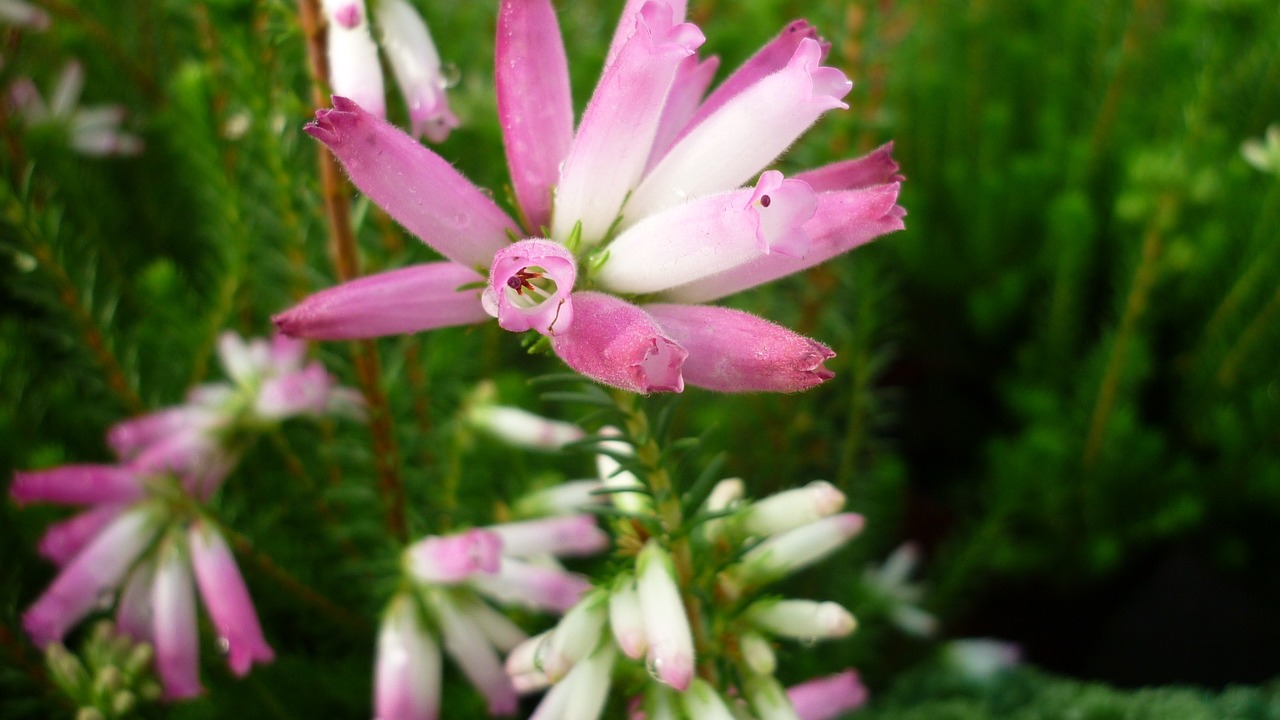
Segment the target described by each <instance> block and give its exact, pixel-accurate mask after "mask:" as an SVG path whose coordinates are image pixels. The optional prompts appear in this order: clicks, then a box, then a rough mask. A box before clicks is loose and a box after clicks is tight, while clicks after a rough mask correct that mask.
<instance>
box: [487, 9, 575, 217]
mask: <svg viewBox="0 0 1280 720" xmlns="http://www.w3.org/2000/svg"><path fill="white" fill-rule="evenodd" d="M496 63H497V71H496V72H495V76H494V82H495V90H496V91H497V99H498V120H499V122H500V123H501V124H502V142H503V147H505V148H506V151H507V165H508V166H509V167H510V168H511V185H512V189H513V190H514V191H515V195H516V200H517V201H518V202H519V204H520V209H521V210H522V211H523V213H524V221H525V224H526V225H527V228H528V230H529V231H530V232H538V230H539V228H543V227H547V226H549V225H551V207H552V188H554V187H555V186H556V183H558V182H559V180H560V166H561V164H562V163H564V159H565V156H566V155H568V154H569V145H570V143H572V142H573V97H572V96H571V94H570V91H569V65H568V61H567V60H566V58H565V52H564V42H563V41H562V40H561V38H560V25H559V23H558V22H557V20H556V11H555V8H554V7H552V5H551V2H550V0H503V2H502V6H501V8H500V9H499V10H498V39H497V61H496Z"/></svg>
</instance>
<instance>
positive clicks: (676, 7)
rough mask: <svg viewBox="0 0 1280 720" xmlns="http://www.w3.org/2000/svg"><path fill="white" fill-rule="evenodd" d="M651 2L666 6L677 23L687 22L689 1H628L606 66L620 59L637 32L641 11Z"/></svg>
mask: <svg viewBox="0 0 1280 720" xmlns="http://www.w3.org/2000/svg"><path fill="white" fill-rule="evenodd" d="M649 2H654V4H659V5H665V6H666V7H668V8H670V9H671V18H672V20H673V21H674V22H676V23H682V22H684V21H685V15H686V14H687V13H688V5H689V3H688V1H687V0H627V2H626V4H625V5H624V6H623V8H622V14H621V15H619V16H618V24H617V25H616V26H614V29H613V40H611V41H610V42H609V52H608V53H606V54H605V58H604V66H605V67H606V68H608V67H609V66H610V65H612V64H613V61H614V60H615V59H616V58H617V57H618V53H620V52H622V48H623V47H624V46H626V44H627V41H628V40H630V39H631V36H632V35H634V34H635V32H636V21H637V20H638V19H639V14H640V9H641V8H642V7H644V6H645V5H646V4H648V3H649Z"/></svg>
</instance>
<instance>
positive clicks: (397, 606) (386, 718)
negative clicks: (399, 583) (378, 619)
mask: <svg viewBox="0 0 1280 720" xmlns="http://www.w3.org/2000/svg"><path fill="white" fill-rule="evenodd" d="M418 613H419V610H418V606H417V604H416V603H415V602H414V600H413V598H412V597H410V596H409V595H405V594H401V595H397V596H396V597H395V598H393V599H392V601H391V604H390V606H389V607H388V608H387V611H386V614H385V615H383V618H382V624H381V626H380V627H379V629H378V654H377V661H376V662H375V665H374V675H373V712H374V717H375V718H376V719H377V720H436V718H437V717H439V715H440V687H441V670H442V664H441V660H440V644H439V643H438V642H437V641H436V639H435V638H434V637H432V636H431V634H430V633H428V632H427V631H426V630H425V629H424V628H423V626H422V623H421V621H420V620H419V619H418Z"/></svg>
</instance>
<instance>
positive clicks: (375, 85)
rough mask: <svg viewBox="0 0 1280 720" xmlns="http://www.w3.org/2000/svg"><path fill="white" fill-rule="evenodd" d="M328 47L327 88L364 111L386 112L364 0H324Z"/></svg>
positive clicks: (371, 112)
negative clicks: (354, 102) (353, 102)
mask: <svg viewBox="0 0 1280 720" xmlns="http://www.w3.org/2000/svg"><path fill="white" fill-rule="evenodd" d="M324 13H325V18H326V19H327V20H328V30H327V31H326V32H327V35H326V40H327V45H328V48H329V88H330V89H331V90H332V91H333V94H334V95H340V96H342V97H347V98H351V99H352V100H354V101H356V103H358V104H359V105H360V107H361V108H363V109H364V111H365V112H368V113H370V114H373V115H376V116H378V117H380V118H385V117H386V116H387V103H386V100H385V98H384V89H383V84H382V66H381V65H379V64H378V46H377V45H375V44H374V43H373V35H372V34H370V32H369V13H368V11H367V10H366V9H365V5H364V0H324Z"/></svg>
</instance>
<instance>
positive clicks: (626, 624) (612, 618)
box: [609, 573, 649, 660]
mask: <svg viewBox="0 0 1280 720" xmlns="http://www.w3.org/2000/svg"><path fill="white" fill-rule="evenodd" d="M609 629H610V630H612V631H613V639H614V640H616V641H617V643H618V647H619V648H620V649H621V650H622V653H623V654H624V655H626V656H627V657H629V658H631V659H633V660H639V659H640V658H642V657H644V656H645V653H647V652H648V651H649V636H648V634H646V633H645V629H644V613H643V612H642V611H641V609H640V594H639V592H638V591H637V590H636V579H635V576H634V575H632V574H631V573H622V574H620V575H619V576H618V579H617V580H616V581H615V582H614V584H613V589H612V591H611V592H610V593H609Z"/></svg>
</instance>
